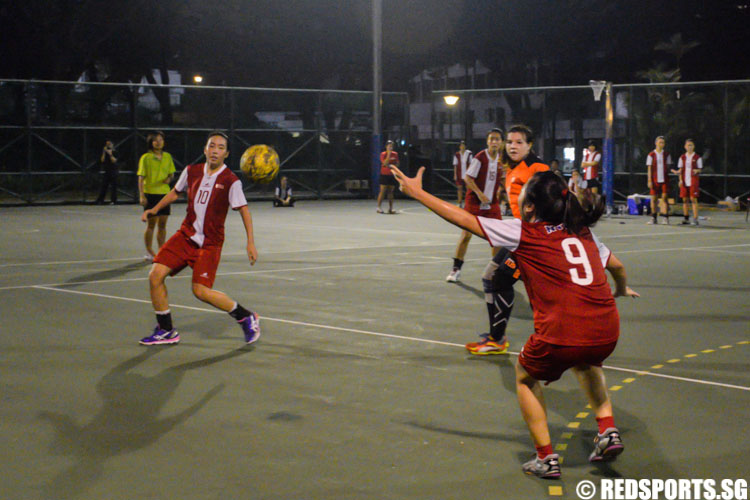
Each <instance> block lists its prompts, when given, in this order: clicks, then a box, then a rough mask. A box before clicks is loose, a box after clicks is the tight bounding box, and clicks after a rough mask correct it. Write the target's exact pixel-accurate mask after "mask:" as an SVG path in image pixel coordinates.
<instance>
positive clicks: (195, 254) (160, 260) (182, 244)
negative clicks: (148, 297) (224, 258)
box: [154, 231, 221, 288]
mask: <svg viewBox="0 0 750 500" xmlns="http://www.w3.org/2000/svg"><path fill="white" fill-rule="evenodd" d="M220 260H221V247H208V248H198V245H197V244H196V243H195V242H194V241H193V240H191V239H190V238H188V237H187V236H185V235H184V234H183V233H182V232H180V231H177V232H176V233H175V234H174V235H172V237H171V238H169V239H168V240H167V242H166V243H165V244H164V246H163V247H161V248H160V249H159V253H157V254H156V257H154V263H156V264H163V265H165V266H167V267H168V268H169V269H171V272H170V273H169V275H170V276H174V275H175V274H177V273H179V272H180V271H182V270H183V269H185V267H187V266H190V267H191V268H193V283H199V284H201V285H204V286H207V287H208V288H212V287H213V285H214V280H215V279H216V270H217V269H218V268H219V261H220Z"/></svg>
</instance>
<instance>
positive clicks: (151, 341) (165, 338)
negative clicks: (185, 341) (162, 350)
mask: <svg viewBox="0 0 750 500" xmlns="http://www.w3.org/2000/svg"><path fill="white" fill-rule="evenodd" d="M179 341H180V334H179V333H178V332H177V330H176V329H174V328H172V329H171V330H169V331H167V330H162V329H161V328H159V327H158V326H157V327H156V328H154V333H152V334H151V335H150V336H148V337H143V338H142V339H141V341H140V342H139V343H140V344H141V345H167V344H176V343H177V342H179Z"/></svg>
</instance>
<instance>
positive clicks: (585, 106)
mask: <svg viewBox="0 0 750 500" xmlns="http://www.w3.org/2000/svg"><path fill="white" fill-rule="evenodd" d="M446 95H456V96H458V97H459V100H458V102H457V103H456V104H455V105H453V106H449V105H447V104H446V103H445V101H444V96H446ZM604 99H605V96H602V98H601V101H596V100H594V93H593V91H592V88H591V87H589V86H587V85H586V86H575V87H543V88H517V89H489V90H439V91H433V92H432V93H431V94H428V98H427V99H425V101H424V102H412V103H411V104H410V107H411V115H412V138H413V140H415V141H418V142H419V143H420V144H421V145H422V146H421V147H422V148H423V149H426V150H428V151H429V152H430V157H431V160H432V162H433V164H434V168H433V175H432V180H431V181H432V188H433V191H435V192H438V193H444V194H448V193H452V192H455V190H454V187H453V171H452V166H451V162H452V155H453V153H455V151H456V150H457V149H458V142H459V141H460V140H461V139H466V140H467V144H468V146H469V148H470V149H472V151H475V152H476V151H480V150H482V149H484V148H485V147H486V144H485V137H486V133H487V131H488V130H489V129H491V128H492V127H497V126H500V127H501V128H504V129H507V128H508V127H510V126H511V125H512V124H515V123H525V124H527V125H529V126H531V127H532V129H533V130H534V131H535V133H536V136H537V137H536V142H535V144H534V149H535V151H536V152H537V154H538V155H539V156H540V157H541V158H543V159H544V160H545V161H546V162H550V161H552V160H553V159H557V160H558V161H559V162H560V165H561V169H562V170H563V171H564V172H565V173H567V174H569V173H570V172H571V170H572V169H573V168H580V163H581V159H582V152H583V149H584V148H585V147H586V143H587V142H588V140H594V141H595V142H596V143H597V146H598V149H599V150H600V151H601V148H602V144H603V140H604V137H605V131H606V128H605V125H606V124H605V116H604V113H605V104H604ZM612 104H613V111H614V124H613V132H614V137H613V139H614V151H613V170H614V197H615V201H616V202H621V201H623V200H624V199H625V198H626V197H627V195H629V194H635V193H646V192H648V189H647V187H646V156H647V155H648V153H649V152H650V151H651V150H652V149H653V148H654V139H655V138H656V137H657V136H660V135H662V136H664V137H665V139H666V142H667V146H666V149H667V151H668V152H669V153H670V154H671V156H672V159H673V162H674V168H676V165H677V160H678V159H679V157H680V156H681V155H682V154H683V153H684V152H685V150H684V143H685V139H687V138H692V139H693V140H694V141H695V144H696V151H697V152H698V153H699V154H700V155H701V156H702V157H703V161H704V170H703V173H702V174H701V194H700V201H701V202H702V203H716V202H717V201H718V200H723V199H725V198H726V197H727V196H729V197H732V198H737V197H739V198H740V199H741V200H742V199H743V198H744V199H746V197H747V194H748V192H750V80H742V81H722V82H693V83H665V84H633V85H613V86H612ZM415 116H421V117H429V118H430V119H429V121H427V120H426V119H422V120H421V121H417V120H415ZM671 185H672V191H671V192H670V195H669V196H670V197H674V198H676V197H677V196H678V195H679V191H678V186H677V181H676V177H674V178H673V181H672V182H671Z"/></svg>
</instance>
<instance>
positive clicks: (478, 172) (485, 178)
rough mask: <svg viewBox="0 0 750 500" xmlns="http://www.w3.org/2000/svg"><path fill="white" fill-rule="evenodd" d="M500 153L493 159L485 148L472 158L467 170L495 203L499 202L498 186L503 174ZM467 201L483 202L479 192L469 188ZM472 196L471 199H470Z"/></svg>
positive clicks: (491, 201) (480, 188)
mask: <svg viewBox="0 0 750 500" xmlns="http://www.w3.org/2000/svg"><path fill="white" fill-rule="evenodd" d="M499 160H500V153H498V154H497V157H496V158H495V159H494V160H493V159H492V158H490V155H489V154H487V150H486V149H483V150H482V151H480V152H479V153H477V155H476V156H475V157H474V158H472V159H471V162H470V163H469V168H468V169H467V170H466V175H468V176H469V177H471V178H472V179H474V183H475V184H476V185H477V187H478V188H479V190H480V191H481V192H483V193H484V195H485V196H486V197H487V198H489V199H490V203H492V204H493V205H494V204H496V203H497V188H498V186H499V185H500V184H499V182H500V180H501V177H502V176H503V170H502V166H501V165H500V164H499ZM466 198H467V203H473V204H476V205H480V204H481V203H482V202H481V201H479V197H478V196H477V194H476V193H475V192H474V191H472V190H470V189H469V190H468V193H467V194H466ZM469 198H471V200H469Z"/></svg>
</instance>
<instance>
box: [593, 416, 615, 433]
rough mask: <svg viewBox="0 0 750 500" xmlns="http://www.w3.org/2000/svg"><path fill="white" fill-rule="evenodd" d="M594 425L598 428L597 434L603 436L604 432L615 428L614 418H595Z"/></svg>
mask: <svg viewBox="0 0 750 500" xmlns="http://www.w3.org/2000/svg"><path fill="white" fill-rule="evenodd" d="M596 423H597V425H598V426H599V434H604V431H606V430H607V429H609V428H610V427H614V426H615V417H602V418H597V419H596Z"/></svg>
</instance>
